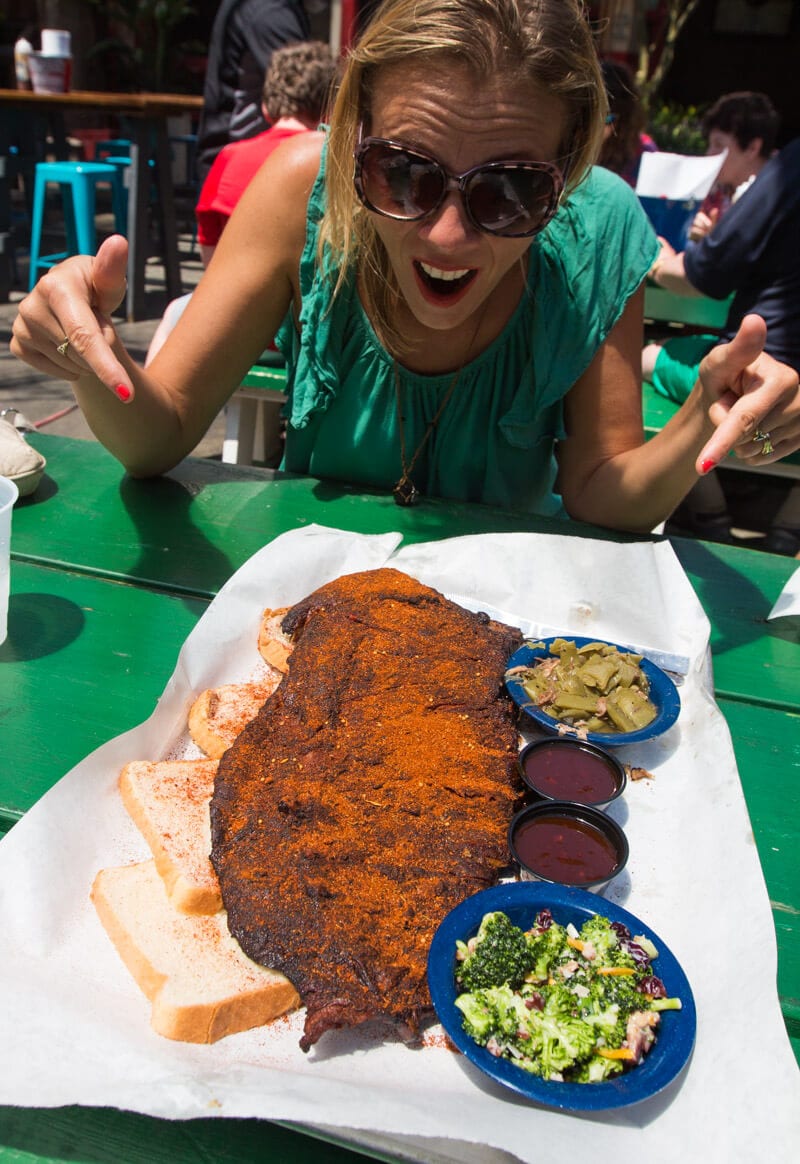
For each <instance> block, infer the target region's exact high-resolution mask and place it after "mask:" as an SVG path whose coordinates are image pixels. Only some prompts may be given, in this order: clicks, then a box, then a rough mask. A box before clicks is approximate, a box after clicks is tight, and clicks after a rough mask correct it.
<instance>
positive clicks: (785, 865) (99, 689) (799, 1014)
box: [0, 434, 800, 1164]
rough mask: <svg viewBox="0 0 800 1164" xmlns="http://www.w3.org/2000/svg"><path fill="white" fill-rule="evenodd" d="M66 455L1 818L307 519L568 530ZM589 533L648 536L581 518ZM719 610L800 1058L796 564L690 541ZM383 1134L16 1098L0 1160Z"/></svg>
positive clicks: (3, 1112)
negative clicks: (783, 613) (786, 601)
mask: <svg viewBox="0 0 800 1164" xmlns="http://www.w3.org/2000/svg"><path fill="white" fill-rule="evenodd" d="M30 439H31V443H32V444H35V445H36V447H37V448H39V449H40V451H41V452H42V453H43V454H44V455H45V457H47V460H48V466H47V474H46V477H45V479H44V481H43V482H42V484H41V486H40V488H39V489H38V490H37V492H36V493H35V494H34V495H33V496H32V497H30V498H27V499H23V500H22V501H20V502H19V503H18V505H17V506H16V508H15V510H14V515H13V533H12V559H13V561H12V574H11V605H10V616H9V627H10V633H9V638H8V640H7V641H6V643H5V644H3V645H2V646H0V720H1V721H2V724H3V749H2V755H3V764H2V766H1V769H2V770H1V771H0V831H1V830H3V829H9V828H11V827H13V825H14V823H15V822H16V821H17V820H19V819H20V817H21V816H22V815H23V814H24V813H25V812H26V811H27V810H28V809H29V808H30V807H31V806H32V805H33V803H34V802H35V801H36V800H37V799H39V797H41V796H42V795H44V793H45V792H47V790H48V789H49V788H50V787H51V786H52V785H53V784H54V783H55V782H56V781H57V780H58V779H59V778H60V777H61V776H62V775H63V774H64V773H65V772H66V771H68V770H69V769H70V767H72V766H73V765H74V764H76V763H77V762H78V761H80V760H81V759H83V757H84V756H86V755H87V754H88V753H89V752H90V751H92V750H93V749H94V748H95V747H97V746H98V745H100V744H101V743H104V742H105V741H106V740H108V739H110V738H112V737H114V736H116V735H118V734H120V733H121V732H123V731H126V730H128V729H129V728H132V727H134V726H136V725H137V724H139V723H140V722H142V721H143V720H144V719H146V718H147V716H148V715H149V714H150V712H151V711H152V709H153V706H154V705H155V702H156V701H157V699H158V697H159V695H160V693H161V691H162V689H163V687H164V685H165V683H166V681H167V679H168V678H169V676H170V674H171V673H172V670H173V667H174V663H175V659H176V657H177V654H178V651H179V649H180V647H181V644H182V643H183V641H184V639H185V638H186V635H187V634H188V633H189V631H190V630H191V629H192V627H193V626H194V624H195V623H196V621H197V620H198V619H199V618H200V616H201V615H202V614H203V611H204V610H205V609H206V607H207V605H208V603H209V601H210V600H211V599H212V598H213V596H214V595H215V593H216V592H217V590H218V589H219V588H220V586H221V585H222V584H223V583H224V582H225V581H226V580H227V579H228V578H229V577H230V575H231V574H232V573H233V572H234V571H235V570H236V569H237V568H238V567H239V566H241V565H242V564H243V563H244V562H245V561H246V560H247V559H248V558H249V557H250V556H251V555H252V554H253V553H254V552H256V550H258V549H260V548H261V547H262V546H263V545H264V544H266V543H267V542H268V541H270V540H271V539H273V538H275V537H277V536H278V535H279V534H281V533H284V532H286V531H288V530H291V529H297V528H300V527H303V526H306V525H310V524H312V523H319V524H323V525H327V526H332V527H337V528H340V529H346V530H352V531H355V532H359V533H385V532H389V531H391V530H397V531H399V532H400V533H402V535H403V537H404V539H405V541H406V542H419V541H432V540H436V539H440V538H446V537H454V536H458V535H464V534H475V533H482V532H489V531H516V530H530V531H545V532H547V531H549V532H558V533H564V532H565V527H564V524H563V523H561V522H556V521H547V520H543V519H541V518H536V517H532V516H530V515H526V514H521V513H511V512H508V511H501V510H495V509H491V508H489V507H485V506H478V505H463V504H458V503H452V502H446V501H437V500H429V501H426V502H425V504H424V505H423V506H420V507H417V508H415V509H400V508H398V507H397V506H396V505H395V504H394V502H393V500H392V499H391V497H387V496H385V495H380V494H372V493H366V492H363V491H360V490H358V489H356V488H352V487H348V486H345V485H340V484H337V483H333V482H323V481H318V480H315V479H311V478H305V477H291V476H287V475H281V474H274V473H271V472H269V471H267V470H257V469H249V468H243V467H241V466H231V465H223V464H219V463H217V462H214V461H210V460H198V459H189V460H187V461H185V462H183V463H182V464H181V465H180V466H178V467H177V468H176V469H175V470H174V471H173V472H172V473H170V474H169V475H167V476H166V477H163V478H160V479H156V480H152V481H135V480H133V479H131V478H129V477H127V476H126V475H125V474H124V473H123V471H122V469H121V468H120V466H119V465H118V463H117V462H116V461H115V460H114V459H113V458H112V457H111V456H110V455H109V454H108V453H107V452H106V451H105V450H104V449H103V448H102V447H101V446H100V445H98V444H95V443H94V442H87V441H75V440H69V439H66V438H60V437H53V436H47V435H44V434H35V435H33V436H31V438H30ZM568 532H569V533H570V534H571V535H574V536H576V537H585V538H602V539H606V540H608V539H609V538H611V540H616V541H626V540H631V539H629V538H627V537H626V536H625V535H610V534H609V533H608V531H599V530H596V529H592V528H591V527H581V526H579V525H574V524H573V525H570V526H569V527H568ZM672 544H673V547H674V549H675V552H676V554H677V556H678V558H679V560H680V561H681V564H682V565H683V568H684V570H685V571H686V574H687V576H688V578H689V580H690V581H691V583H692V585H693V587H694V589H695V591H696V593H697V596H698V598H699V601H700V603H701V604H702V606H703V608H704V609H705V611H706V613H707V615H708V618H709V621H710V623H711V628H712V636H711V648H712V653H713V668H714V680H715V693H716V699H717V702H718V704H719V707H720V709H721V711H722V713H723V714H724V716H725V718H726V719H727V722H728V724H729V726H730V730H731V734H732V737H733V744H734V749H735V753H736V759H737V764H738V767H739V772H740V775H741V780H742V785H743V789H744V794H745V798H746V801H747V806H748V810H749V813H750V818H751V822H752V825H753V830H754V833H755V838H756V843H757V846H758V852H759V856H760V859H761V864H762V868H763V871H764V876H765V879H766V883H767V887H768V890H769V895H770V899H771V902H772V908H773V917H774V922H775V929H776V934H777V943H778V984H777V986H778V993H779V996H780V1001H781V1006H782V1010H783V1014H784V1018H785V1021H786V1024H787V1028H788V1031H789V1035H790V1038H791V1039H792V1044H793V1047H794V1050H795V1054H796V1056H797V1058H798V1061H800V1001H799V999H800V933H798V930H797V926H796V918H797V915H798V912H800V881H799V880H798V878H797V859H796V854H797V852H798V849H799V845H798V842H800V794H799V793H798V780H797V775H798V766H800V733H798V711H800V682H798V680H799V679H800V651H799V650H798V641H799V640H800V623H798V621H797V620H794V619H780V620H773V621H767V615H768V613H769V611H770V609H771V607H772V605H773V603H774V602H775V599H776V598H777V597H778V595H779V593H780V592H781V590H782V589H783V586H784V585H785V583H786V581H787V579H788V578H789V577H790V575H791V574H792V572H793V570H794V568H795V565H796V564H795V562H794V561H793V560H791V559H786V558H782V557H778V556H772V555H769V554H760V553H756V552H754V551H751V550H744V549H739V548H737V547H732V546H726V545H718V544H706V543H702V542H696V541H691V540H686V539H672ZM359 1154H362V1155H363V1154H366V1155H369V1156H372V1157H375V1158H380V1159H394V1158H395V1157H394V1156H391V1155H386V1154H385V1153H382V1152H381V1151H380V1150H379V1149H374V1150H373V1149H370V1148H369V1147H365V1146H364V1145H353V1144H348V1143H346V1142H344V1141H343V1140H339V1142H336V1138H335V1137H330V1136H325V1138H324V1139H320V1138H318V1134H317V1136H315V1134H314V1133H309V1132H308V1130H307V1129H303V1130H302V1131H301V1130H297V1129H294V1128H291V1127H288V1126H283V1125H278V1124H275V1123H269V1122H266V1121H258V1120H236V1121H231V1120H213V1119H211V1120H190V1121H186V1122H185V1123H183V1122H179V1123H170V1122H169V1121H162V1120H157V1119H154V1118H151V1117H147V1116H141V1115H135V1114H133V1113H125V1112H118V1111H113V1110H108V1109H92V1108H82V1107H81V1108H77V1107H76V1108H63V1109H56V1110H49V1109H20V1108H0V1160H5V1159H8V1160H9V1161H11V1160H13V1161H18V1160H19V1161H22V1160H25V1161H26V1162H28V1161H30V1162H36V1161H41V1162H46V1161H56V1160H59V1161H61V1160H73V1161H83V1160H91V1161H93V1162H97V1161H108V1162H112V1161H113V1162H114V1164H120V1162H122V1161H139V1160H141V1161H145V1160H147V1161H148V1164H149V1162H153V1161H163V1162H165V1164H166V1162H169V1164H175V1162H179V1161H200V1160H208V1159H213V1160H216V1161H239V1162H242V1161H255V1160H259V1161H261V1160H269V1161H277V1160H292V1161H300V1162H302V1161H304V1160H311V1159H312V1157H313V1159H314V1160H315V1161H316V1162H317V1164H326V1162H331V1164H338V1162H339V1161H344V1160H348V1159H355V1158H357V1156H358V1155H359Z"/></svg>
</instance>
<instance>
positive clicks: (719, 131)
mask: <svg viewBox="0 0 800 1164" xmlns="http://www.w3.org/2000/svg"><path fill="white" fill-rule="evenodd" d="M779 125H780V117H779V115H778V112H777V110H776V109H775V107H774V105H773V104H772V102H771V101H770V99H769V97H767V96H766V94H765V93H750V92H743V93H726V94H725V95H724V96H722V97H720V98H719V99H718V100H717V101H715V102H714V104H713V105H712V106H711V108H710V109H708V110H707V112H706V113H705V114H704V116H703V133H704V134H705V136H706V140H707V142H708V149H707V150H706V153H707V154H708V155H713V154H721V153H722V152H723V151H724V150H727V151H728V156H727V157H726V159H725V161H724V163H723V166H722V169H721V170H720V172H719V174H718V176H717V180H716V182H715V183H714V187H713V189H712V190H711V192H710V194H709V195H708V197H707V198H706V199H705V201H704V202H703V205H702V206H701V207H700V210H699V211H698V212H697V214H696V215H695V217H694V220H693V222H692V225H691V227H690V229H689V238H690V239H691V241H693V242H697V241H698V240H699V239H701V238H704V237H705V235H707V234H708V232H709V231H710V230H712V229H713V228H714V226H715V225H716V223H717V222H719V219H720V217H721V215H723V214H724V213H725V211H726V210H727V209H728V208H729V207H730V206H732V205H733V203H734V202H736V201H737V199H738V198H741V196H742V194H744V192H745V190H747V188H748V187H749V186H750V183H751V182H753V181H755V179H756V177H757V175H758V174H759V173H760V172H761V170H762V169H763V167H764V166H765V165H766V163H767V162H768V161H769V159H770V158H771V157H772V154H773V152H774V150H775V141H776V138H777V135H778V128H779Z"/></svg>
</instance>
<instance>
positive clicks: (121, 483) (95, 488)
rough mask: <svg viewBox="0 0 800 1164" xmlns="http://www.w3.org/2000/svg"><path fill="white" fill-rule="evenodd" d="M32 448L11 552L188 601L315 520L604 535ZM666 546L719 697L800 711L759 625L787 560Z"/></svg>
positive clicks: (682, 543) (790, 663)
mask: <svg viewBox="0 0 800 1164" xmlns="http://www.w3.org/2000/svg"><path fill="white" fill-rule="evenodd" d="M31 443H32V444H35V445H36V447H37V448H39V449H40V450H41V451H42V452H43V453H44V455H45V456H46V457H48V467H47V477H46V479H45V481H44V482H43V483H42V485H41V486H40V487H39V489H38V490H37V492H36V493H35V494H34V495H33V496H32V497H30V498H27V499H24V500H22V501H21V502H19V503H18V505H17V506H16V508H15V510H14V524H13V534H12V551H13V553H14V554H15V555H17V556H18V557H23V558H30V559H31V560H34V561H40V562H52V563H55V564H58V563H64V564H67V565H68V566H71V567H73V568H79V569H86V570H89V571H95V572H101V573H104V574H106V575H108V576H111V577H115V576H116V577H119V578H126V577H131V578H136V579H139V580H140V581H142V582H143V583H144V584H147V585H152V586H154V587H163V588H165V589H168V590H172V591H176V592H180V593H187V594H196V595H198V596H207V597H211V596H212V595H213V594H214V593H215V592H216V591H217V590H218V589H219V587H220V586H221V585H222V583H223V582H225V581H226V580H227V579H228V578H229V577H230V575H231V574H232V573H233V572H234V571H235V570H236V569H238V567H239V566H240V565H242V563H243V562H244V561H246V559H247V558H249V557H250V556H251V554H253V553H255V552H256V550H258V549H260V548H261V546H263V545H265V544H266V543H267V542H268V541H270V540H271V539H272V538H274V537H276V536H278V535H279V534H281V533H284V532H286V531H287V530H290V529H295V528H298V527H302V526H305V525H309V524H310V523H311V522H315V521H316V522H320V523H322V524H323V525H329V526H335V527H338V528H341V529H347V530H355V531H358V532H361V533H386V532H387V531H389V530H398V531H399V532H400V533H402V534H403V537H404V538H405V539H406V541H408V542H418V541H434V540H436V539H437V538H443V537H454V536H458V535H462V534H467V533H485V532H489V531H513V530H544V531H550V532H558V533H565V532H568V533H570V534H574V535H577V536H586V537H592V536H594V537H597V536H600V535H599V534H598V531H597V530H594V529H591V528H590V527H588V526H581V525H579V524H577V523H569V524H568V525H567V524H565V523H564V522H561V521H555V520H551V521H546V520H544V519H541V518H537V517H533V516H531V515H528V514H520V513H510V512H508V511H505V510H500V509H493V508H490V507H488V506H478V505H474V506H464V505H459V504H457V503H453V502H446V501H437V500H427V501H426V502H425V503H424V505H420V506H418V507H416V508H412V509H401V508H398V506H396V505H395V504H394V502H393V500H392V498H391V497H389V496H386V495H383V494H375V495H372V496H370V495H368V494H365V493H363V492H360V491H359V490H356V489H353V488H350V487H348V486H344V485H338V484H336V483H335V482H322V481H316V480H313V479H311V478H305V477H303V478H294V479H293V478H288V477H283V478H282V479H281V478H278V479H276V478H275V477H274V475H273V474H270V473H269V472H268V471H264V470H257V469H242V468H241V467H238V466H229V465H220V464H219V463H216V462H213V461H203V460H187V461H185V462H183V463H182V464H181V465H180V466H179V467H178V468H177V469H176V470H175V471H174V472H173V473H172V474H170V476H169V477H165V478H159V479H157V480H154V481H134V480H132V479H131V478H128V477H126V476H125V475H124V473H123V471H122V469H121V467H120V466H119V464H118V463H117V462H116V461H115V460H114V459H113V457H111V456H110V454H109V453H107V452H106V451H105V450H104V449H103V448H102V447H101V446H100V445H98V444H96V443H94V442H86V441H70V440H65V439H64V438H60V437H48V436H46V435H42V434H35V435H34V436H32V437H31ZM56 496H57V503H54V499H55V498H56ZM603 536H607V537H608V536H610V537H611V538H612V540H616V541H620V542H625V541H631V540H634V539H632V538H630V537H627V536H626V535H623V534H620V535H613V534H612V535H603ZM673 546H674V548H675V551H676V553H677V555H678V557H679V559H680V561H681V563H682V565H683V567H684V569H685V570H686V573H687V575H688V577H689V579H690V581H691V582H692V584H693V586H694V587H695V590H696V592H697V594H698V597H699V599H700V602H701V603H702V605H703V607H704V608H705V610H706V612H707V613H708V616H709V619H710V621H711V624H712V628H713V637H712V648H713V650H714V655H715V680H716V683H717V689H718V691H719V693H720V694H721V695H724V696H726V697H728V696H729V697H731V698H741V699H743V700H745V701H749V700H750V699H752V698H756V699H758V700H760V701H762V702H765V703H769V704H772V705H774V706H781V707H782V706H785V707H797V706H798V702H799V701H800V699H799V693H800V683H799V682H798V678H799V676H798V652H797V649H796V644H797V634H796V633H795V631H794V630H793V627H792V625H791V623H790V621H789V620H785V619H783V620H780V621H779V622H767V621H766V617H767V615H768V613H769V611H770V609H771V607H772V605H773V603H774V601H775V599H776V598H777V597H778V594H779V593H780V591H781V590H782V588H783V586H784V585H785V583H786V581H787V580H788V578H789V577H790V576H791V574H792V572H793V571H794V569H795V566H796V563H795V562H794V560H793V559H790V558H784V557H780V556H778V555H773V554H764V553H759V552H757V551H755V550H746V549H741V548H739V547H737V546H723V545H717V544H713V543H702V542H696V541H692V540H691V539H683V538H675V539H673Z"/></svg>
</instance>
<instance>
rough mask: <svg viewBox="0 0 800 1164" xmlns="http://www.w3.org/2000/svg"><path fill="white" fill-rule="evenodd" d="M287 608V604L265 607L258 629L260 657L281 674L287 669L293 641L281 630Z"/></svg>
mask: <svg viewBox="0 0 800 1164" xmlns="http://www.w3.org/2000/svg"><path fill="white" fill-rule="evenodd" d="M288 609H289V607H288V606H281V607H278V608H276V609H275V610H273V609H271V608H270V607H267V609H266V610H265V611H264V613H263V614H262V615H261V626H260V627H259V631H258V649H259V651H260V652H261V657H262V658H263V659H264V660H265V661H266V662H267V663H269V665H270V666H271V667H275V668H276V669H277V670H278V671H280V672H281V673H282V674H283V675H285V674H286V672H287V671H288V670H289V656H290V655H291V653H292V651H293V650H294V643H293V642H292V640H291V639H290V638H289V636H288V635H285V634H284V633H283V631H282V630H281V622H282V621H283V616H284V615H285V614H286V612H287V611H288Z"/></svg>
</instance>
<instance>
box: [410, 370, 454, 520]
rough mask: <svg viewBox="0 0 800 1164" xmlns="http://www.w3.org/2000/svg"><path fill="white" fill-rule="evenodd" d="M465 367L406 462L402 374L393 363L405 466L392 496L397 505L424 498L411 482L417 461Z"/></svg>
mask: <svg viewBox="0 0 800 1164" xmlns="http://www.w3.org/2000/svg"><path fill="white" fill-rule="evenodd" d="M463 366H464V365H463V364H462V365H461V368H458V369H457V370H456V374H455V375H454V376H453V379H452V380H451V381H450V386H449V388H448V389H447V391H446V392H445V394H444V396H443V397H442V401H441V404H440V405H439V407H438V408H437V409H436V415H435V416H434V418H433V420H432V421H431V422H430V424H429V425H428V427H427V428H426V429H425V433H424V435H423V437H422V440H421V441H420V442H419V444H418V445H417V447H416V449H415V451H414V455H413V457H412V458H411V460H410V461H409V462H406V434H405V429H404V428H403V409H402V405H401V402H400V373H399V372H398V370H397V360H394V361H393V362H392V367H393V369H394V391H395V401H396V405H397V423H398V426H399V428H400V461H401V463H402V466H403V475H402V477H401V478H400V480H399V481H398V482H397V484H396V485H395V487H394V488H393V489H392V496H393V497H394V499H395V503H396V504H397V505H402V506H404V507H405V506H408V505H416V504H417V502H418V501H419V499H420V497H421V496H422V494H421V493H420V491H419V489H417V487H416V485H415V484H414V482H413V481H412V480H411V473H412V471H413V469H414V466H415V465H416V463H417V461H418V460H419V457H420V454H421V453H422V450H423V449H424V448H425V446H426V444H427V443H428V441H429V440H430V438H431V435H432V434H433V430H434V429H435V428H436V426H437V424H438V423H439V418H440V417H441V415H442V413H443V412H444V410H445V408H446V407H447V404H448V401H449V400H450V397H451V396H452V395H453V392H454V391H455V387H456V384H457V383H458V378H459V376H460V375H461V371H462V368H463Z"/></svg>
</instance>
